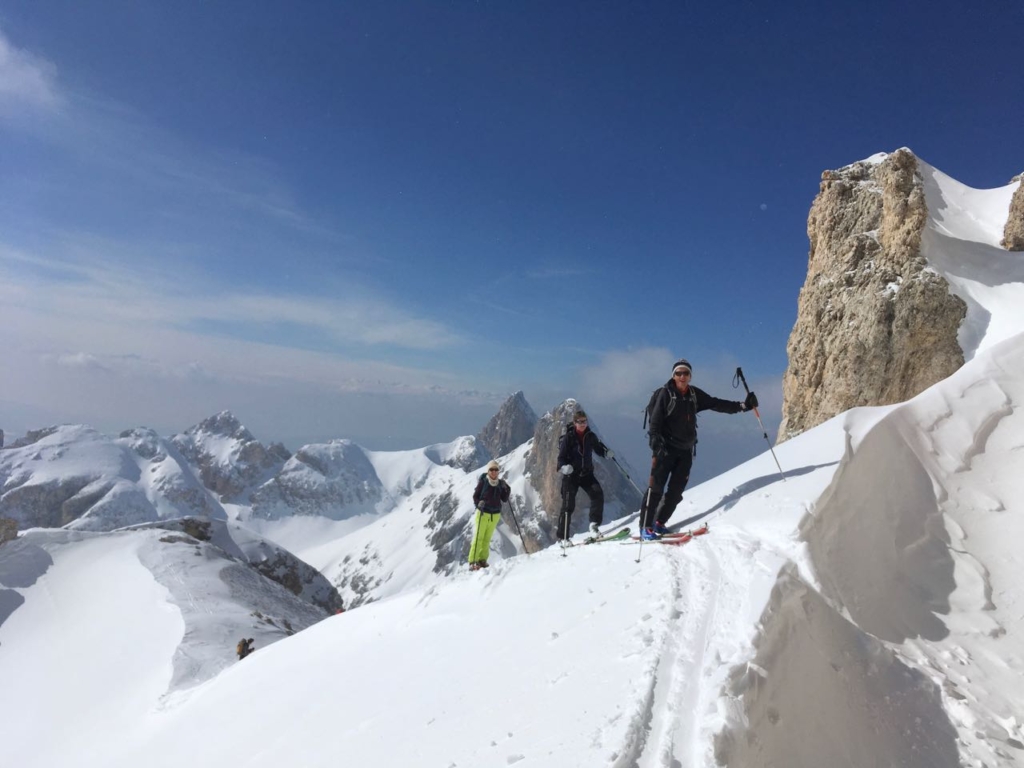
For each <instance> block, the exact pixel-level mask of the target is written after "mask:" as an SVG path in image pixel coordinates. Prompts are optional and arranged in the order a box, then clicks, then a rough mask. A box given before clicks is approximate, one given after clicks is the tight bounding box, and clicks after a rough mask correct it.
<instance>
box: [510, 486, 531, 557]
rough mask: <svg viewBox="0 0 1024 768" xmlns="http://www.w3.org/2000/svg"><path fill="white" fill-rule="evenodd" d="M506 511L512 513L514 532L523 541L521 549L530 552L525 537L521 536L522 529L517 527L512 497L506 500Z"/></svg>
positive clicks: (517, 522)
mask: <svg viewBox="0 0 1024 768" xmlns="http://www.w3.org/2000/svg"><path fill="white" fill-rule="evenodd" d="M507 503H508V511H509V512H511V513H512V522H514V523H515V524H516V533H518V534H519V540H520V541H521V542H523V551H524V552H525V553H526V554H530V550H529V549H528V548H527V546H526V539H524V538H523V529H522V528H520V527H519V521H518V520H517V519H516V510H515V507H513V506H512V499H509V500H508V502H507Z"/></svg>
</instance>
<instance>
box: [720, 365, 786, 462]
mask: <svg viewBox="0 0 1024 768" xmlns="http://www.w3.org/2000/svg"><path fill="white" fill-rule="evenodd" d="M740 382H743V389H745V390H746V392H747V394H748V395H749V394H750V387H748V386H747V379H746V377H745V376H744V375H743V369H742V368H737V369H736V375H735V376H733V377H732V385H733V387H738V386H739V385H740ZM754 415H755V416H757V423H758V424H760V425H761V433H762V434H763V435H764V439H765V440H767V441H768V450H769V451H771V452H772V458H773V459H775V466H776V467H778V468H779V475H781V477H782V481H783V482H785V481H786V473H785V472H783V471H782V465H781V464H779V457H778V456H776V455H775V449H774V448H772V441H771V440H769V439H768V430H767V429H765V428H764V422H763V421H761V414H760V413H759V412H758V410H757V406H756V405H755V406H754Z"/></svg>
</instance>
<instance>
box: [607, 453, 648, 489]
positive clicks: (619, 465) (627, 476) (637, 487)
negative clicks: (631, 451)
mask: <svg viewBox="0 0 1024 768" xmlns="http://www.w3.org/2000/svg"><path fill="white" fill-rule="evenodd" d="M612 461H614V462H615V466H616V467H618V468H619V471H620V472H622V474H624V475H625V476H626V479H627V480H629V484H630V485H632V486H633V487H634V488H636V492H637V493H639V494H640V495H641V496H643V495H644V492H643V491H641V490H640V487H639V486H638V485H637V484H636V483H634V482H633V478H632V477H630V476H629V472H627V471H626V470H625V469H623V468H622V465H621V464H619V460H618V459H616V458H615V457H614V456H612Z"/></svg>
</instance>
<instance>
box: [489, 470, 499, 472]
mask: <svg viewBox="0 0 1024 768" xmlns="http://www.w3.org/2000/svg"><path fill="white" fill-rule="evenodd" d="M487 471H488V472H497V471H498V470H496V469H488V470H487Z"/></svg>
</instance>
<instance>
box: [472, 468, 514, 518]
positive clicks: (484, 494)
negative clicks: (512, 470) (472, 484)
mask: <svg viewBox="0 0 1024 768" xmlns="http://www.w3.org/2000/svg"><path fill="white" fill-rule="evenodd" d="M511 492H512V489H511V488H509V486H508V483H506V482H505V481H504V480H499V481H498V484H497V485H491V484H490V482H488V480H487V473H486V472H484V473H483V474H482V475H480V479H479V480H478V481H477V483H476V490H475V491H473V503H474V504H476V508H477V509H479V510H480V511H481V512H492V513H494V512H501V502H503V501H508V496H509V494H510V493H511Z"/></svg>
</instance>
